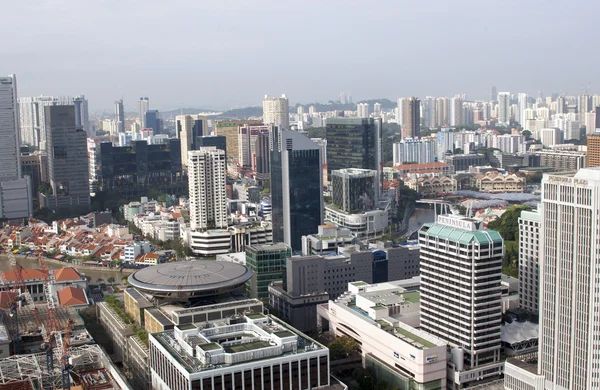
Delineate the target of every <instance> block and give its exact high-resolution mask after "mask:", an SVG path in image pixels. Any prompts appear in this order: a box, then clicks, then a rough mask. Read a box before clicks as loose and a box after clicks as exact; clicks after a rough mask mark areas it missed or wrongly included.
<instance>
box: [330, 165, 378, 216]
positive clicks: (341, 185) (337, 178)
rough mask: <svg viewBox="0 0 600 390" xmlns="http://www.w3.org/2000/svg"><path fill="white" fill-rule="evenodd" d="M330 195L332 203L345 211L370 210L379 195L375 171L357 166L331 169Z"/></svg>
mask: <svg viewBox="0 0 600 390" xmlns="http://www.w3.org/2000/svg"><path fill="white" fill-rule="evenodd" d="M331 195H332V202H333V204H334V205H336V206H337V207H339V208H340V210H343V211H345V212H348V213H353V212H357V211H367V210H372V209H373V208H374V207H375V205H376V203H377V199H378V195H379V191H377V171H374V170H371V169H357V168H348V169H339V170H335V171H332V172H331Z"/></svg>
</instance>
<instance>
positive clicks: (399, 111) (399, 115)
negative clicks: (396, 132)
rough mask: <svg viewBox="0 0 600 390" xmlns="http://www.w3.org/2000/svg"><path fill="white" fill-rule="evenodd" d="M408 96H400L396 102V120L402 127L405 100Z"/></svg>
mask: <svg viewBox="0 0 600 390" xmlns="http://www.w3.org/2000/svg"><path fill="white" fill-rule="evenodd" d="M405 100H406V98H399V99H398V101H397V103H396V122H398V125H399V126H400V127H402V125H403V123H404V101H405Z"/></svg>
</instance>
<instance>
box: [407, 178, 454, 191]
mask: <svg viewBox="0 0 600 390" xmlns="http://www.w3.org/2000/svg"><path fill="white" fill-rule="evenodd" d="M404 184H405V185H406V186H407V187H408V188H410V189H411V190H413V191H416V192H418V193H419V194H421V195H436V194H445V193H448V192H454V191H456V190H457V189H458V184H457V181H456V179H455V178H453V177H450V176H437V177H436V176H421V177H419V178H415V177H409V178H406V179H404Z"/></svg>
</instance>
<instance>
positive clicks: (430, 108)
mask: <svg viewBox="0 0 600 390" xmlns="http://www.w3.org/2000/svg"><path fill="white" fill-rule="evenodd" d="M423 103H424V104H423V110H424V112H423V121H424V122H425V123H423V125H424V126H427V127H429V128H430V129H437V128H438V127H439V125H438V123H437V99H436V98H434V97H432V96H427V97H426V98H425V100H424V101H423Z"/></svg>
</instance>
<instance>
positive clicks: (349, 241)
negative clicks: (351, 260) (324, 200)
mask: <svg viewBox="0 0 600 390" xmlns="http://www.w3.org/2000/svg"><path fill="white" fill-rule="evenodd" d="M356 243H357V238H356V236H354V235H353V234H352V231H351V230H350V229H346V228H338V227H336V226H334V225H331V224H330V225H320V226H319V231H318V233H316V234H310V235H308V236H302V255H303V256H309V255H322V254H324V253H338V248H339V247H344V246H346V245H354V244H356Z"/></svg>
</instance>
